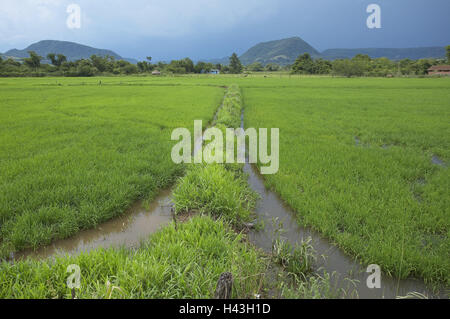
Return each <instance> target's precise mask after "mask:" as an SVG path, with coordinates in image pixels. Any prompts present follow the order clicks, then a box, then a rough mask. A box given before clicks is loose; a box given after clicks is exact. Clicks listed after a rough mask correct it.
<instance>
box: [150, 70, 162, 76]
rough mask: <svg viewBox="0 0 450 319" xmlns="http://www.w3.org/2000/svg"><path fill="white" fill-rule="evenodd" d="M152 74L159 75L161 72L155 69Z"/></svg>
mask: <svg viewBox="0 0 450 319" xmlns="http://www.w3.org/2000/svg"><path fill="white" fill-rule="evenodd" d="M152 75H161V72H159V71H158V70H155V71H153V72H152Z"/></svg>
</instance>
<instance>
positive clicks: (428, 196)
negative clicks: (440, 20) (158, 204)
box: [0, 75, 450, 298]
mask: <svg viewBox="0 0 450 319" xmlns="http://www.w3.org/2000/svg"><path fill="white" fill-rule="evenodd" d="M231 84H237V85H239V88H240V92H241V93H242V101H243V104H244V113H245V126H246V127H254V128H279V129H280V168H279V171H278V173H276V174H274V175H265V176H264V179H265V183H266V186H267V187H268V188H271V189H273V190H274V191H276V192H277V193H278V194H279V195H280V196H281V198H282V199H283V200H284V201H286V203H287V204H288V205H289V206H290V207H292V208H293V210H295V212H296V214H297V215H296V217H297V222H298V223H299V224H300V225H303V226H307V227H312V228H314V229H316V230H318V231H319V232H320V234H321V235H322V236H323V237H325V238H328V239H330V240H332V241H333V242H335V243H336V244H337V245H338V246H339V247H340V248H341V249H342V250H344V251H345V252H347V253H348V254H349V255H350V256H353V257H357V258H358V259H359V260H360V261H361V262H362V263H363V264H379V265H380V266H381V268H382V271H383V273H387V274H391V275H393V276H395V277H399V278H406V277H411V276H412V277H419V278H423V279H425V280H426V281H427V282H433V283H434V282H436V283H443V284H444V285H447V286H450V277H449V275H448V274H449V273H450V258H449V256H450V240H449V235H450V227H449V226H450V225H449V224H450V210H449V207H450V196H449V193H448V189H449V186H450V178H449V177H450V176H449V171H448V163H449V158H450V140H449V136H450V126H449V123H450V122H449V119H450V102H449V101H450V89H449V88H450V79H445V78H442V79H398V78H395V79H376V78H370V79H369V78H368V79H364V78H358V79H346V78H329V77H302V76H292V77H291V76H277V75H269V76H267V77H256V76H249V77H245V78H244V77H240V76H180V77H161V78H150V77H148V78H147V77H111V78H106V77H105V78H89V79H83V78H77V79H73V78H40V79H0V259H1V258H2V257H6V256H8V255H9V254H10V253H12V252H16V251H21V250H23V249H27V248H32V249H36V248H38V247H40V246H44V245H48V244H50V243H51V242H52V241H54V240H57V239H61V238H67V237H70V236H72V235H74V234H76V233H78V232H80V231H81V230H83V229H88V228H93V227H97V226H99V225H101V223H102V222H104V221H106V220H109V219H112V218H114V217H115V216H118V215H121V214H123V213H124V212H125V211H126V210H127V208H129V207H130V206H131V205H132V204H133V203H134V202H136V200H138V199H147V200H152V199H153V198H154V197H155V196H156V195H157V194H158V192H159V191H160V190H161V189H164V188H167V187H168V186H171V185H174V184H175V188H174V192H173V199H174V202H175V205H174V209H175V212H176V213H180V214H182V213H183V212H188V213H189V212H192V211H196V212H199V213H203V214H205V215H209V216H202V217H200V216H197V217H194V218H193V219H191V220H189V221H188V222H186V223H181V224H180V225H178V228H177V225H176V224H173V223H171V224H170V225H169V226H167V227H166V228H164V229H163V230H161V231H160V232H158V233H157V234H155V235H152V236H151V237H150V238H149V239H148V240H147V241H146V242H144V243H143V244H142V245H141V247H140V248H138V249H136V250H133V251H130V250H126V249H108V250H101V249H100V250H96V251H93V252H91V253H86V254H82V255H80V256H66V257H61V258H57V259H56V260H55V261H50V260H45V261H32V260H25V261H18V262H16V263H14V264H10V263H7V262H3V263H1V264H0V282H1V283H2V285H1V288H0V297H1V298H11V297H18V298H70V291H69V290H68V289H67V287H65V278H66V273H65V270H66V267H67V265H69V264H73V263H75V264H80V266H82V268H83V269H84V273H83V276H82V278H84V279H83V280H85V281H84V283H83V286H84V287H85V289H84V290H82V291H81V292H80V293H81V295H80V297H81V298H209V297H213V292H214V285H215V283H216V281H217V279H218V277H219V275H220V274H221V273H222V272H224V271H230V269H231V270H233V271H234V272H235V273H237V274H238V277H237V281H236V286H235V288H234V290H233V296H234V297H237V298H248V297H252V296H253V295H254V294H255V293H260V292H261V287H262V285H263V281H264V278H263V277H264V276H261V274H263V273H264V269H266V267H267V258H266V257H267V256H262V255H261V254H260V252H258V251H257V250H256V249H255V247H253V246H251V245H248V243H247V242H246V241H245V236H243V235H242V234H236V233H235V231H236V228H239V225H238V224H239V223H242V222H249V221H251V220H252V217H253V215H252V209H253V208H254V206H255V202H256V201H257V198H256V197H257V196H256V195H255V194H254V192H253V191H252V190H251V189H250V188H249V185H248V184H247V183H246V180H245V178H244V176H243V174H242V171H241V169H242V167H241V166H239V165H236V166H227V165H225V166H221V165H204V164H202V165H200V166H197V167H192V168H189V169H187V170H186V167H185V166H184V165H178V164H174V163H173V162H172V160H171V158H170V155H171V148H172V146H173V145H174V144H175V143H176V142H175V141H171V132H172V130H173V129H174V128H178V127H186V128H188V129H190V130H191V132H192V130H193V124H194V120H202V121H203V125H204V126H206V125H208V123H212V121H213V117H214V114H215V113H216V111H217V109H218V107H219V105H221V104H223V102H224V100H223V97H224V93H225V92H226V90H225V89H226V87H229V86H230V85H231ZM232 104H233V103H231V104H230V108H229V109H228V108H227V107H224V108H222V109H221V110H220V111H219V113H218V114H217V115H218V119H216V121H217V122H216V123H214V124H216V125H217V127H219V128H221V129H223V128H225V126H233V127H236V126H238V125H239V122H240V120H239V116H240V114H239V113H240V110H241V105H240V103H239V105H237V106H236V105H235V106H233V105H232ZM181 176H184V178H180V177H181ZM262 226H263V225H262ZM262 226H261V227H262ZM193 256H195V258H193ZM289 258H291V257H289ZM289 258H288V259H289ZM292 258H294V259H295V257H292ZM96 265H99V266H96ZM301 266H303V265H301ZM308 269H309V267H308ZM308 271H309V270H308ZM145 276H149V278H150V279H151V280H150V279H148V280H147V279H145V278H144V277H145ZM308 278H309V279H308V280H309V281H308V284H306V283H305V282H303V283H299V285H300V286H299V287H300V288H301V289H298V291H300V292H301V293H300V294H297V295H296V294H295V293H293V290H291V289H290V288H289V289H287V288H286V289H287V290H286V291H284V293H282V294H281V295H283V296H285V297H294V298H295V296H297V297H299V296H304V297H308V296H310V297H311V294H312V293H313V292H312V290H311V289H316V288H317V285H318V284H319V283H320V284H321V285H322V284H323V285H329V281H328V280H326V279H325V278H327V277H326V276H325V277H321V278H318V277H308ZM244 279H245V280H244ZM149 280H150V281H149ZM308 285H309V286H308ZM281 286H283V287H285V285H284V283H283V284H282V285H281ZM310 286H311V287H312V288H311V287H310ZM111 287H120V289H112V288H111ZM310 288H311V289H310ZM298 291H297V293H298ZM313 295H314V296H315V297H317V295H316V294H313ZM331 295H333V294H331V293H330V296H331ZM322 297H323V296H322Z"/></svg>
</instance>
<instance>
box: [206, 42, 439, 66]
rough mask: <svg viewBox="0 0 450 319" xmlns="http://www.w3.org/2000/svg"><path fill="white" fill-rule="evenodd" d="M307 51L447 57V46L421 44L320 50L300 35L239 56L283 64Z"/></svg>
mask: <svg viewBox="0 0 450 319" xmlns="http://www.w3.org/2000/svg"><path fill="white" fill-rule="evenodd" d="M303 53H309V54H310V55H311V56H312V57H313V58H323V59H326V60H335V59H345V58H353V57H354V56H355V55H357V54H367V55H369V56H370V57H371V58H381V57H386V58H389V59H391V60H401V59H411V60H418V59H425V58H444V57H445V55H446V50H445V48H444V47H418V48H403V49H395V48H362V49H328V50H325V51H323V52H322V53H319V52H318V51H317V50H316V49H314V48H313V47H312V46H311V45H309V44H308V43H307V42H305V41H303V40H302V39H301V38H299V37H294V38H288V39H282V40H276V41H269V42H263V43H259V44H257V45H255V46H253V47H252V48H250V49H249V50H248V51H247V52H245V53H244V54H243V55H241V56H240V57H239V59H240V60H241V62H242V64H244V65H249V64H252V63H254V62H261V63H262V64H264V65H266V64H268V63H277V64H280V65H287V64H293V63H294V62H295V59H297V57H298V56H299V55H301V54H303ZM207 62H212V63H221V64H228V63H229V58H228V57H227V58H222V59H212V60H208V61H207Z"/></svg>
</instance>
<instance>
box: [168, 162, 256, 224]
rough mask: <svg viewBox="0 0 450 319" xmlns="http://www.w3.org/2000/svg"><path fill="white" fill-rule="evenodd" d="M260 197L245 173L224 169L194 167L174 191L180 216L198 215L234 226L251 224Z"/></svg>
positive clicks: (190, 168) (176, 209) (211, 165)
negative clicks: (223, 220) (206, 215)
mask: <svg viewBox="0 0 450 319" xmlns="http://www.w3.org/2000/svg"><path fill="white" fill-rule="evenodd" d="M256 196H257V195H256V194H255V193H254V192H253V191H252V190H251V189H250V187H249V186H248V184H247V180H246V179H245V177H244V176H243V174H242V173H239V172H237V171H233V170H229V169H226V168H225V166H224V165H220V164H210V165H200V164H197V165H193V166H192V167H189V169H188V170H187V172H186V175H185V176H183V177H182V178H180V179H179V181H178V182H177V184H176V187H175V189H174V191H173V200H174V203H175V211H176V212H177V213H181V212H189V211H198V212H200V213H202V214H204V213H206V214H210V215H211V216H214V217H221V218H224V219H225V220H227V221H230V222H232V223H234V224H236V225H237V224H240V223H243V222H248V221H249V220H250V219H251V209H252V208H253V207H254V206H255V202H256V198H257V197H256Z"/></svg>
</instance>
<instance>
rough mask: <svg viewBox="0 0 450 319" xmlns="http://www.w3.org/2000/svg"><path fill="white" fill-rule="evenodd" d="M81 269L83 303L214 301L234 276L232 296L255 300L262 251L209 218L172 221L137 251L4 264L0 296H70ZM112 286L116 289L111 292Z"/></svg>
mask: <svg viewBox="0 0 450 319" xmlns="http://www.w3.org/2000/svg"><path fill="white" fill-rule="evenodd" d="M71 264H76V265H78V266H79V267H80V269H81V288H80V289H76V296H77V298H79V299H86V298H89V299H97V298H108V299H109V298H144V299H152V298H188V299H190V298H194V299H195V298H213V296H214V291H215V287H216V283H217V280H218V279H219V277H220V274H221V273H223V272H226V271H230V272H232V273H233V276H234V281H233V292H232V297H233V298H252V297H253V295H254V294H255V293H256V292H258V290H259V282H260V276H258V275H256V276H255V274H258V273H261V272H262V271H263V264H262V261H261V259H260V256H259V253H258V252H257V251H256V250H255V249H253V248H252V247H250V246H249V244H247V243H245V242H244V241H243V237H242V235H237V234H235V233H234V232H233V231H232V230H231V228H230V226H229V225H228V224H227V223H225V222H222V221H213V220H212V219H210V218H208V217H194V218H193V219H192V220H190V221H188V222H186V223H183V224H178V226H177V227H176V228H175V225H174V224H173V223H172V224H170V225H169V226H167V227H165V228H164V229H162V230H161V231H160V232H158V233H156V234H154V235H152V236H151V237H150V238H149V239H148V240H147V241H146V242H144V243H143V244H142V245H141V247H140V248H139V249H137V250H127V249H108V250H102V249H99V250H95V251H92V252H90V253H84V254H81V255H79V256H75V257H57V258H56V260H54V261H53V260H46V261H31V260H27V261H19V262H16V263H14V264H10V263H6V262H3V263H1V264H0V282H1V283H2V284H1V285H0V298H2V299H4V298H18V299H23V298H25V299H28V298H34V299H41V298H46V299H54V298H57V299H60V298H71V291H70V289H69V288H67V285H66V281H67V277H68V276H69V275H70V274H69V273H67V272H66V270H67V267H68V266H69V265H71ZM112 287H115V289H113V288H112Z"/></svg>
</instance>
